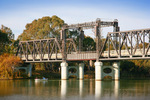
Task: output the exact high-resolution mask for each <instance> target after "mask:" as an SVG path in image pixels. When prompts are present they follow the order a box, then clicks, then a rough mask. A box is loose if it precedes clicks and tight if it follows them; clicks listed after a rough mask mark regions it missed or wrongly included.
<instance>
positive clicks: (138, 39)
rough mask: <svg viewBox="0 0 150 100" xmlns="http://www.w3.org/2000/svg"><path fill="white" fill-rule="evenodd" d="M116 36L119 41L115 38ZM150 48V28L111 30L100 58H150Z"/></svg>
mask: <svg viewBox="0 0 150 100" xmlns="http://www.w3.org/2000/svg"><path fill="white" fill-rule="evenodd" d="M114 34H116V35H114ZM114 36H116V37H115V38H117V39H116V40H117V41H114V40H113V38H114ZM149 48H150V29H141V30H131V31H120V32H109V33H108V34H107V37H106V40H105V42H104V43H103V46H102V48H101V51H100V56H99V58H100V60H126V59H150V50H149Z"/></svg>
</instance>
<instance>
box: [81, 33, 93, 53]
mask: <svg viewBox="0 0 150 100" xmlns="http://www.w3.org/2000/svg"><path fill="white" fill-rule="evenodd" d="M84 37H85V38H84V40H83V51H94V50H96V43H95V41H94V40H93V38H91V37H89V36H87V37H86V36H84Z"/></svg>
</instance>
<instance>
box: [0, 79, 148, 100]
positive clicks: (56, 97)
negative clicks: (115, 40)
mask: <svg viewBox="0 0 150 100" xmlns="http://www.w3.org/2000/svg"><path fill="white" fill-rule="evenodd" d="M0 100H150V80H120V81H95V80H94V79H89V80H88V79H85V80H76V79H69V80H48V81H39V82H35V81H34V80H32V79H30V80H0Z"/></svg>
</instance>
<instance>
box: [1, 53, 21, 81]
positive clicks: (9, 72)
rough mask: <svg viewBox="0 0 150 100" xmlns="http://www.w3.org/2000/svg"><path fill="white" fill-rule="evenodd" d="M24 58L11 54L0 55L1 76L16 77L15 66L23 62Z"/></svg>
mask: <svg viewBox="0 0 150 100" xmlns="http://www.w3.org/2000/svg"><path fill="white" fill-rule="evenodd" d="M22 63H23V62H22V60H21V59H20V58H19V57H17V56H13V55H11V54H2V55H0V77H1V78H7V79H9V78H14V73H13V70H14V67H18V66H20V65H21V64H22Z"/></svg>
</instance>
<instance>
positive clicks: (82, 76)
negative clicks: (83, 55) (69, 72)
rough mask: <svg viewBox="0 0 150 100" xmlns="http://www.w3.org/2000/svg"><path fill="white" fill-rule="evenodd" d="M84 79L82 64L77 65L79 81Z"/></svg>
mask: <svg viewBox="0 0 150 100" xmlns="http://www.w3.org/2000/svg"><path fill="white" fill-rule="evenodd" d="M83 79H84V63H80V64H79V80H83Z"/></svg>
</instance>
